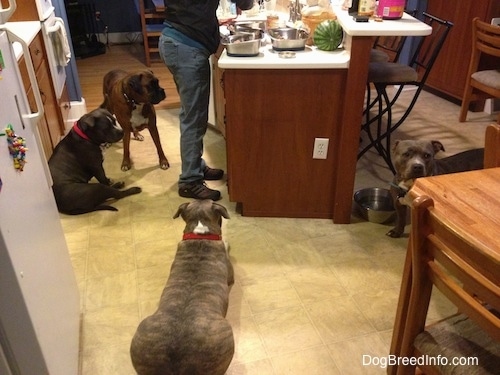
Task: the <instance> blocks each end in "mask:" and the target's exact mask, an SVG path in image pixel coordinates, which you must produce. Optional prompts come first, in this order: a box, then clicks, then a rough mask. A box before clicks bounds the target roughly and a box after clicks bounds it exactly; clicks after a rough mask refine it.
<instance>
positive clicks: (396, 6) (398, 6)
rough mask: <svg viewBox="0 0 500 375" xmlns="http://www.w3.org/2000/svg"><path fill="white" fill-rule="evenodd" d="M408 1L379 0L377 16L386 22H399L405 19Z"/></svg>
mask: <svg viewBox="0 0 500 375" xmlns="http://www.w3.org/2000/svg"><path fill="white" fill-rule="evenodd" d="M405 6H406V0H379V2H378V7H377V16H379V17H382V18H383V19H384V20H397V19H400V18H401V17H403V13H404V11H405Z"/></svg>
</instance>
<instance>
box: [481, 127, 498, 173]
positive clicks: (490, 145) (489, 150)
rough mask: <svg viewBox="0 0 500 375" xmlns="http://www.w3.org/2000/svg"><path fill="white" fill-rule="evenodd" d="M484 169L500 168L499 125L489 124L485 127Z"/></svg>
mask: <svg viewBox="0 0 500 375" xmlns="http://www.w3.org/2000/svg"><path fill="white" fill-rule="evenodd" d="M484 167H485V168H495V167H500V125H498V124H490V125H488V126H487V127H486V134H485V137H484Z"/></svg>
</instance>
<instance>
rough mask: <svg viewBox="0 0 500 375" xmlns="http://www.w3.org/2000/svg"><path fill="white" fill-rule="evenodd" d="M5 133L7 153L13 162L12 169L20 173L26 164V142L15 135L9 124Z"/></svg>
mask: <svg viewBox="0 0 500 375" xmlns="http://www.w3.org/2000/svg"><path fill="white" fill-rule="evenodd" d="M5 133H6V134H7V144H8V147H9V153H10V155H11V156H12V159H13V161H14V168H15V169H17V170H18V171H20V172H22V171H23V169H24V165H25V164H26V151H28V149H27V148H26V140H25V139H24V138H23V137H20V136H18V135H16V133H15V132H14V129H13V128H12V125H11V124H9V125H7V128H6V129H5Z"/></svg>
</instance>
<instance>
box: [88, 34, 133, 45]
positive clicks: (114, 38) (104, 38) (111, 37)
mask: <svg viewBox="0 0 500 375" xmlns="http://www.w3.org/2000/svg"><path fill="white" fill-rule="evenodd" d="M96 35H97V40H98V41H100V42H101V43H104V44H105V45H108V44H132V43H142V33H141V32H140V31H136V32H126V33H99V34H96Z"/></svg>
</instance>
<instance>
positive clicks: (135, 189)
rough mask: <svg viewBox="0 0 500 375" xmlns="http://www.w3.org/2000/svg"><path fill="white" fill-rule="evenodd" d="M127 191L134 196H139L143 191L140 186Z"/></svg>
mask: <svg viewBox="0 0 500 375" xmlns="http://www.w3.org/2000/svg"><path fill="white" fill-rule="evenodd" d="M126 191H127V193H128V194H129V195H132V194H139V193H140V192H142V189H141V188H140V187H138V186H134V187H131V188H129V189H127V190H126Z"/></svg>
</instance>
